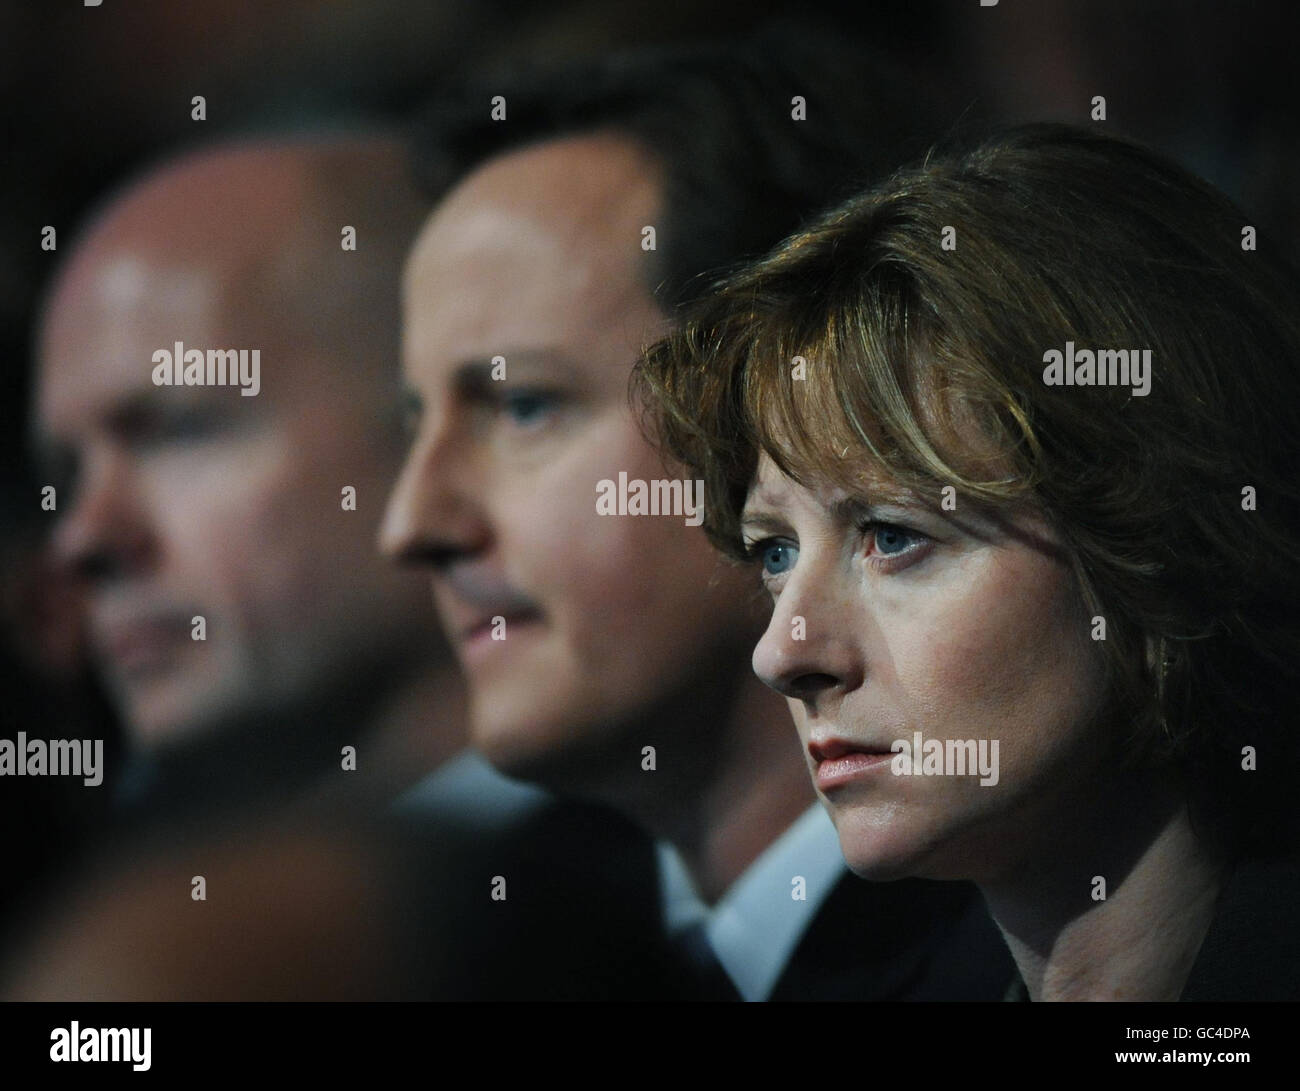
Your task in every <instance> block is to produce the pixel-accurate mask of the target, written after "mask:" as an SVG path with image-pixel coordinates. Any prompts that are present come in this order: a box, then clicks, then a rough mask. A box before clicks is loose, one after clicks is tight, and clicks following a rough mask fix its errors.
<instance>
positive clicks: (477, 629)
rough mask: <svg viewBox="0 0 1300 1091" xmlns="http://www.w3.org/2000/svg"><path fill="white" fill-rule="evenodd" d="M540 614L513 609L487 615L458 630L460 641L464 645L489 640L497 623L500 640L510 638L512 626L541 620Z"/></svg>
mask: <svg viewBox="0 0 1300 1091" xmlns="http://www.w3.org/2000/svg"><path fill="white" fill-rule="evenodd" d="M541 616H542V615H541V612H540V611H538V610H532V609H524V610H520V609H517V608H516V609H513V610H509V611H506V610H502V611H500V612H498V613H495V614H488V615H485V616H483V617H481V618H479V619H478V620H476V621H471V622H468V623H466V624H464V625H462V626H461V627H460V629H459V638H460V641H461V642H462V643H464V644H470V643H473V642H474V641H476V640H483V639H485V638H487V639H490V638H491V637H492V634H493V631H494V630H496V629H497V627H498V622H499V623H500V625H501V631H502V637H501V639H505V640H508V639H509V638H510V629H511V627H512V626H514V625H522V624H525V623H527V622H529V621H538V620H540V619H541Z"/></svg>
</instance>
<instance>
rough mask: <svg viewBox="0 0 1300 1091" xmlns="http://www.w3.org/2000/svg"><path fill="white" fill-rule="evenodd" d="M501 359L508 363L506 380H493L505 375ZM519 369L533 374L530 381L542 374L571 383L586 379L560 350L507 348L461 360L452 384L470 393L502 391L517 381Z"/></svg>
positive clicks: (455, 370) (455, 369)
mask: <svg viewBox="0 0 1300 1091" xmlns="http://www.w3.org/2000/svg"><path fill="white" fill-rule="evenodd" d="M501 360H505V378H504V379H496V378H493V375H494V374H500V373H501V369H500V366H499V365H500V361H501ZM515 368H521V369H523V370H524V371H525V372H530V373H531V374H528V375H527V378H529V379H530V380H533V379H536V378H537V377H538V374H537V373H539V372H545V373H546V375H548V376H554V377H557V378H562V379H568V380H577V379H580V378H581V377H582V371H581V369H580V368H579V367H578V366H577V364H575V363H574V362H573V360H572V359H570V358H569V357H568V356H567V355H566V354H565V353H563V352H560V351H559V350H558V349H515V350H513V351H512V350H510V349H503V350H502V351H501V352H500V353H498V354H497V355H495V356H476V357H470V358H468V359H465V360H462V361H460V363H458V364H457V365H456V366H455V367H454V368H453V369H452V383H453V384H454V386H455V388H456V389H457V390H458V391H461V392H464V393H470V394H472V393H481V392H485V391H488V390H493V389H497V390H499V389H500V386H501V384H502V383H509V382H510V381H511V379H512V378H514V374H513V369H515Z"/></svg>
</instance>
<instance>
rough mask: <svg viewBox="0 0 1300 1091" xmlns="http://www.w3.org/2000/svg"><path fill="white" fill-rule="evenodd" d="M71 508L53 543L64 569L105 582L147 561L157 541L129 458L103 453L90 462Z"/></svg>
mask: <svg viewBox="0 0 1300 1091" xmlns="http://www.w3.org/2000/svg"><path fill="white" fill-rule="evenodd" d="M68 503H69V504H70V506H69V507H68V508H67V509H66V510H65V511H64V512H63V513H62V515H61V516H60V517H59V520H58V522H57V523H56V524H55V527H54V531H53V536H52V538H51V546H52V549H53V553H54V557H55V559H56V560H57V561H58V562H59V563H61V564H64V565H68V566H70V567H72V568H73V569H74V570H75V571H77V572H78V573H79V574H81V575H84V576H88V577H91V578H102V577H104V576H107V575H110V574H114V573H118V572H123V571H129V570H132V569H134V568H137V567H138V566H139V565H140V564H141V563H143V562H144V561H145V559H146V558H147V557H148V555H149V553H150V551H151V550H152V548H153V536H152V535H151V533H150V528H149V525H148V519H147V518H146V516H145V513H144V510H143V508H142V506H141V503H140V500H139V497H138V495H137V491H136V481H135V476H134V473H133V470H132V467H131V464H130V458H129V456H128V455H127V454H125V453H123V452H120V451H113V450H104V451H99V452H96V453H94V454H93V455H92V456H90V457H89V458H88V459H87V460H86V462H85V464H84V466H83V468H82V471H81V474H80V476H79V478H78V481H77V484H76V486H75V491H74V493H73V495H72V496H71V497H70V498H69V500H68ZM56 510H57V509H56Z"/></svg>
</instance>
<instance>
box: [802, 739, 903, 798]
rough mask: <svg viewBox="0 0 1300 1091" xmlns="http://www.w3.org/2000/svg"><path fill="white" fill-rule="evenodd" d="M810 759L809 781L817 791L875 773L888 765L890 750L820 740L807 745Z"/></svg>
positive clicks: (830, 788) (847, 742)
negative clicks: (811, 773)
mask: <svg viewBox="0 0 1300 1091" xmlns="http://www.w3.org/2000/svg"><path fill="white" fill-rule="evenodd" d="M808 753H809V756H810V757H811V758H812V760H813V782H814V783H815V784H816V786H817V789H818V791H821V792H828V791H831V790H833V789H835V788H839V787H842V786H843V785H845V784H848V783H849V782H851V781H853V780H856V779H857V778H858V777H861V776H866V775H870V774H874V773H878V772H879V771H880V769H881V768H882V767H888V765H889V762H890V760H891V759H892V758H893V756H894V752H893V751H892V750H882V749H880V748H879V747H877V746H871V745H868V744H863V743H852V742H849V741H847V740H845V739H824V740H821V741H814V742H810V743H809V744H808Z"/></svg>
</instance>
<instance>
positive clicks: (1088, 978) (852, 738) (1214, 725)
mask: <svg viewBox="0 0 1300 1091" xmlns="http://www.w3.org/2000/svg"><path fill="white" fill-rule="evenodd" d="M1255 236H1256V232H1255V230H1254V229H1253V228H1252V227H1251V226H1250V222H1249V220H1248V219H1247V218H1245V217H1244V216H1243V215H1242V214H1241V213H1240V212H1239V211H1237V210H1236V209H1235V208H1234V207H1233V206H1232V205H1231V203H1230V202H1229V201H1227V200H1226V199H1225V198H1224V197H1223V196H1222V195H1220V194H1219V193H1217V192H1216V191H1215V190H1213V189H1212V188H1211V187H1209V186H1207V185H1205V184H1204V183H1202V182H1200V181H1199V180H1197V179H1196V178H1194V177H1193V176H1191V175H1190V174H1188V173H1186V172H1185V171H1183V170H1181V169H1180V168H1178V167H1177V166H1175V165H1173V164H1172V163H1170V162H1168V161H1166V160H1165V159H1163V158H1161V157H1159V156H1157V155H1155V154H1153V153H1151V152H1149V151H1147V150H1144V149H1142V148H1139V147H1137V146H1134V145H1130V144H1128V143H1125V142H1122V141H1119V140H1115V139H1111V138H1108V137H1103V136H1100V135H1096V134H1095V133H1093V132H1091V131H1082V130H1073V129H1069V128H1065V127H1061V126H1033V127H1028V128H1024V129H1021V130H1017V131H1014V132H1012V133H1010V134H1007V135H1005V136H1002V137H1000V138H997V139H994V140H992V141H989V142H987V143H985V144H984V145H982V146H981V147H979V148H978V149H977V150H975V151H974V152H972V153H970V154H968V155H965V156H961V157H954V158H948V159H932V160H930V161H929V162H927V164H926V165H925V166H923V167H920V168H918V169H915V170H911V171H908V172H904V173H901V174H898V175H896V176H895V177H894V178H893V179H891V180H890V181H889V182H888V183H886V184H885V185H884V186H882V187H880V188H878V189H877V190H875V191H874V192H872V193H869V194H867V195H865V196H862V197H858V198H855V199H853V200H851V201H849V202H848V203H846V204H845V205H843V206H841V207H840V208H838V209H836V210H835V211H833V212H832V213H830V214H828V215H826V216H825V217H824V218H822V219H821V220H820V221H819V222H818V223H816V224H814V225H813V226H811V227H809V228H808V229H806V230H805V231H803V232H802V233H800V234H798V235H796V236H794V237H793V238H791V239H789V240H787V241H786V242H785V243H783V244H782V245H781V246H780V247H778V248H777V250H775V251H774V252H773V253H772V254H771V255H769V256H768V257H767V258H765V259H764V260H762V261H760V262H758V263H757V264H756V265H754V266H752V267H750V268H748V269H746V270H743V271H741V272H739V273H737V274H735V275H734V276H732V277H731V278H730V279H729V280H727V281H726V282H724V283H723V284H722V285H720V286H719V288H718V290H717V291H716V292H715V293H714V294H713V295H712V296H711V297H710V298H709V299H707V300H705V301H704V302H703V303H701V304H700V305H699V306H698V307H697V308H696V309H695V311H694V312H693V314H692V315H691V316H690V320H689V321H688V323H687V324H686V325H685V326H684V328H683V330H682V332H681V333H679V334H676V335H674V336H672V337H670V338H668V339H666V340H665V341H663V342H661V343H660V344H659V345H657V346H655V347H654V348H652V349H651V350H650V351H649V353H648V354H647V357H646V359H645V360H644V361H643V364H642V365H641V368H640V371H639V373H638V374H639V379H638V386H639V389H640V391H641V393H642V395H643V396H645V397H646V398H647V400H648V401H649V403H650V404H651V406H652V408H653V410H654V420H653V423H654V425H655V426H656V427H657V430H658V432H659V433H660V435H661V437H662V438H663V440H664V443H665V446H666V447H667V448H668V450H669V451H670V452H671V453H672V454H673V455H674V456H675V457H677V458H678V459H680V460H681V461H683V462H685V463H686V464H687V465H688V466H689V467H691V468H692V470H693V471H694V473H695V475H696V476H700V477H702V478H704V480H705V482H706V518H705V525H706V527H707V528H708V529H709V532H710V534H711V536H712V537H713V539H714V541H715V542H716V543H718V544H719V545H720V546H722V547H723V548H724V549H726V550H727V551H729V552H730V553H731V554H733V555H735V556H737V557H741V558H746V559H748V560H750V561H752V562H755V563H757V565H758V566H759V567H760V569H761V572H762V580H763V583H764V585H765V586H766V587H767V589H768V590H769V591H770V593H771V596H772V599H773V602H774V608H773V614H772V618H771V622H770V624H769V627H768V629H767V632H766V634H765V635H764V637H763V638H762V640H761V641H760V643H759V645H758V647H757V649H756V650H755V653H754V667H755V670H756V671H757V672H758V674H759V675H760V676H761V677H762V678H763V679H764V680H765V681H766V682H767V683H768V684H769V685H771V686H773V687H774V688H775V689H777V690H779V691H780V692H781V693H783V694H784V695H785V696H786V697H787V698H788V699H789V703H790V706H791V709H792V711H793V714H794V718H795V721H796V725H797V727H798V730H799V733H800V738H801V741H802V743H803V747H804V752H805V756H806V758H807V760H808V763H809V768H810V771H811V773H812V775H813V779H814V782H815V784H816V786H817V789H818V792H819V794H820V796H821V797H822V799H823V801H824V803H825V804H826V805H827V807H828V808H829V810H830V812H831V814H832V816H833V818H834V819H835V822H836V826H837V828H838V831H839V834H840V841H841V846H842V848H843V850H844V854H845V857H846V859H847V860H848V862H849V864H850V865H851V866H852V867H853V869H854V870H855V871H857V872H858V873H859V874H861V875H864V876H866V877H868V878H876V879H893V878H898V877H902V876H922V877H928V878H944V879H961V878H969V879H974V880H975V881H976V882H977V883H979V885H980V886H981V888H982V890H983V891H984V894H985V897H986V899H987V900H988V903H989V906H990V909H991V910H992V912H993V915H994V917H995V918H996V919H997V921H998V924H999V926H1000V927H1001V929H1002V931H1003V934H1004V936H1005V937H1006V939H1007V942H1008V944H1009V946H1010V948H1011V951H1012V954H1013V956H1014V957H1015V959H1016V962H1017V966H1018V967H1019V970H1020V976H1021V978H1022V981H1023V986H1021V989H1022V991H1023V990H1027V993H1028V996H1029V997H1031V998H1033V999H1068V998H1074V999H1083V998H1089V999H1177V998H1179V997H1183V998H1209V997H1218V998H1237V997H1239V996H1240V997H1259V998H1265V997H1274V996H1276V997H1282V996H1291V997H1293V996H1295V995H1296V993H1295V989H1296V987H1297V985H1296V982H1297V980H1300V974H1297V972H1296V971H1297V968H1298V967H1300V950H1297V948H1296V941H1295V939H1294V931H1295V930H1294V929H1293V928H1291V927H1290V924H1291V918H1292V912H1293V911H1292V906H1294V905H1295V904H1296V898H1295V894H1296V892H1297V891H1300V879H1298V877H1297V872H1296V870H1295V868H1294V866H1293V865H1292V864H1291V863H1290V861H1289V854H1290V852H1291V850H1292V847H1293V845H1294V843H1295V842H1294V828H1295V824H1294V820H1293V819H1292V818H1291V815H1290V808H1288V807H1287V806H1286V804H1287V802H1288V801H1287V798H1286V795H1285V793H1286V789H1287V785H1286V784H1285V782H1284V778H1285V777H1286V776H1287V775H1289V774H1290V772H1291V770H1292V769H1294V768H1297V766H1296V765H1295V764H1294V763H1293V760H1292V759H1293V756H1294V755H1295V751H1296V746H1295V739H1294V732H1293V725H1292V723H1291V717H1292V714H1293V707H1294V706H1293V701H1294V694H1295V693H1296V687H1295V683H1296V673H1297V668H1296V664H1297V662H1300V489H1297V487H1296V483H1295V472H1296V467H1297V466H1298V465H1300V398H1297V396H1296V394H1297V383H1296V378H1295V376H1296V368H1297V366H1300V326H1298V325H1297V321H1296V318H1295V314H1294V307H1295V302H1296V300H1297V298H1300V296H1298V294H1297V282H1296V280H1295V279H1294V277H1293V274H1292V273H1291V272H1290V271H1289V270H1287V269H1285V268H1283V267H1281V266H1280V265H1279V264H1278V263H1276V262H1274V261H1272V260H1271V259H1269V258H1268V257H1267V256H1266V253H1265V251H1266V250H1267V246H1266V245H1265V244H1264V243H1262V242H1260V243H1258V245H1259V249H1256V246H1257V239H1256V237H1255ZM1279 884H1281V885H1279ZM1016 984H1017V986H1020V983H1016Z"/></svg>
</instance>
